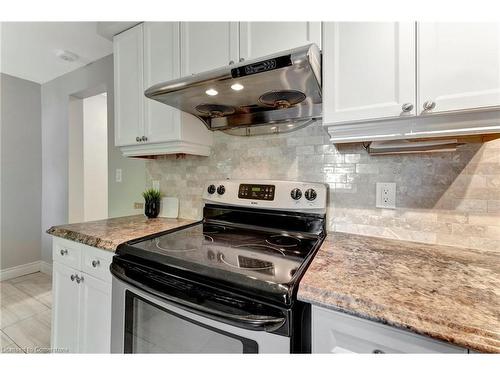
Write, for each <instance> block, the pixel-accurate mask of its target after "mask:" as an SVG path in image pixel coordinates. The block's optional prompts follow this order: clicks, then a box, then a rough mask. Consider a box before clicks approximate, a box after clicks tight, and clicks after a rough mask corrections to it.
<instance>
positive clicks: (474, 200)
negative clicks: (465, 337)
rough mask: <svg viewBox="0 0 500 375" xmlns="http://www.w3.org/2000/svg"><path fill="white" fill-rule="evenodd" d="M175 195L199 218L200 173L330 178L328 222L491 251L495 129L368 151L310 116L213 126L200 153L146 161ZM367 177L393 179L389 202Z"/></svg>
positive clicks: (498, 199)
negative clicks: (278, 128)
mask: <svg viewBox="0 0 500 375" xmlns="http://www.w3.org/2000/svg"><path fill="white" fill-rule="evenodd" d="M147 176H148V180H149V181H150V182H151V180H160V186H161V190H162V192H163V193H164V194H166V195H167V196H176V197H178V198H179V200H180V213H179V214H180V216H181V217H184V218H190V219H193V218H200V217H201V215H202V212H201V208H202V201H201V199H200V197H201V194H202V192H203V189H204V187H205V182H206V181H207V180H209V179H225V178H235V179H238V178H248V179H254V178H255V179H284V180H304V181H315V182H324V183H327V184H328V185H329V187H330V191H329V203H328V229H329V230H336V231H341V232H349V233H357V234H366V235H371V236H377V237H386V238H398V239H403V240H411V241H417V242H425V243H437V244H443V245H452V246H465V247H471V248H477V249H483V250H494V251H500V139H497V140H494V141H490V142H486V143H483V144H478V143H470V144H466V145H463V146H460V148H459V150H458V151H457V152H450V153H434V154H413V155H392V156H370V155H368V154H367V152H366V151H365V149H364V148H363V145H362V144H359V143H358V144H349V145H338V146H335V145H332V144H330V142H329V138H328V135H327V134H326V132H325V131H324V130H323V128H322V127H321V124H315V125H312V126H309V127H307V128H305V129H302V130H299V131H297V132H293V133H290V134H287V135H273V136H260V137H234V136H229V135H226V134H224V133H221V132H217V133H215V134H214V147H213V153H212V155H211V156H209V157H199V156H191V155H186V156H185V157H182V158H177V157H176V156H165V157H163V158H162V159H156V160H150V161H148V162H147ZM376 182H395V183H396V184H397V193H396V206H397V209H395V210H389V209H379V208H375V184H376Z"/></svg>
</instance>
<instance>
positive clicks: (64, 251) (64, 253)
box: [60, 249, 68, 256]
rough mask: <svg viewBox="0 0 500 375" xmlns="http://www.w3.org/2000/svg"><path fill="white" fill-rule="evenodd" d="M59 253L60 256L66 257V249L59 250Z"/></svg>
mask: <svg viewBox="0 0 500 375" xmlns="http://www.w3.org/2000/svg"><path fill="white" fill-rule="evenodd" d="M60 253H61V255H62V256H64V255H68V249H61V251H60Z"/></svg>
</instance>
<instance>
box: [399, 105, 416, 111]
mask: <svg viewBox="0 0 500 375" xmlns="http://www.w3.org/2000/svg"><path fill="white" fill-rule="evenodd" d="M401 109H402V110H403V112H410V111H411V110H412V109H413V104H411V103H405V104H403V105H402V106H401Z"/></svg>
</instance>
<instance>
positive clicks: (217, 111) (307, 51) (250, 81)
mask: <svg viewBox="0 0 500 375" xmlns="http://www.w3.org/2000/svg"><path fill="white" fill-rule="evenodd" d="M145 95H146V96H147V97H148V98H151V99H154V100H157V101H159V102H162V103H164V104H167V105H169V106H172V107H175V108H178V109H180V110H182V111H185V112H188V113H191V114H193V115H195V116H196V117H198V118H200V119H201V120H202V121H203V122H204V123H205V125H206V126H207V128H208V129H210V130H222V131H224V132H226V133H229V134H233V135H261V134H270V133H286V132H290V131H293V130H297V129H299V128H301V127H304V126H306V125H308V124H309V123H311V122H313V121H315V120H316V119H318V118H321V102H322V97H321V52H320V50H319V48H318V47H317V46H316V45H315V44H310V45H307V46H304V47H299V48H295V49H292V50H289V51H285V52H281V53H276V54H273V55H269V56H266V57H262V58H259V59H255V60H251V61H244V62H240V63H238V64H234V65H229V66H226V67H224V68H220V69H215V70H211V71H208V72H204V73H199V74H195V75H192V76H190V77H184V78H181V79H177V80H173V81H168V82H165V83H160V84H157V85H155V86H153V87H150V88H149V89H147V90H146V92H145Z"/></svg>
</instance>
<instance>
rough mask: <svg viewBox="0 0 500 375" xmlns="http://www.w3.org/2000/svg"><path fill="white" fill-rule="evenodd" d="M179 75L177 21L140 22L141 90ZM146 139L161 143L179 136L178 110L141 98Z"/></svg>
mask: <svg viewBox="0 0 500 375" xmlns="http://www.w3.org/2000/svg"><path fill="white" fill-rule="evenodd" d="M179 77H180V57H179V23H178V22H146V23H144V90H146V89H148V88H149V87H151V86H153V85H155V84H157V83H161V82H165V81H170V80H173V79H176V78H179ZM144 118H145V126H146V129H145V130H146V133H147V138H148V142H165V141H170V140H173V139H178V138H179V137H180V126H178V124H179V122H180V111H179V110H177V109H175V108H172V107H169V106H167V105H165V104H162V103H159V102H157V101H155V100H149V99H146V100H145V117H144Z"/></svg>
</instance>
